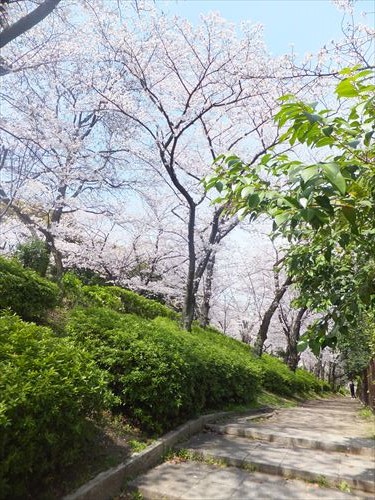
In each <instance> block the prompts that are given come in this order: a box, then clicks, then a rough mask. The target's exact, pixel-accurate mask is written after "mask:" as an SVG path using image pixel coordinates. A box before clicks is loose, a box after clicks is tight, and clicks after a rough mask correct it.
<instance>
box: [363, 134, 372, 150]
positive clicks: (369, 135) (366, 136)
mask: <svg viewBox="0 0 375 500" xmlns="http://www.w3.org/2000/svg"><path fill="white" fill-rule="evenodd" d="M373 135H374V130H371V131H370V132H366V134H365V139H364V141H363V143H364V145H365V146H367V147H368V146H369V145H370V141H371V137H372V136H373Z"/></svg>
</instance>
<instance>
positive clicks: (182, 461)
mask: <svg viewBox="0 0 375 500" xmlns="http://www.w3.org/2000/svg"><path fill="white" fill-rule="evenodd" d="M359 408H360V405H359V403H358V402H357V401H353V400H350V399H348V398H335V399H331V400H324V399H323V400H318V401H314V402H311V403H307V404H304V405H302V406H300V407H296V408H289V409H282V410H278V411H276V412H274V413H273V414H270V413H267V414H263V415H261V416H259V414H258V415H252V416H238V417H236V418H233V417H232V418H231V419H230V420H228V421H222V422H216V423H215V424H208V425H207V426H206V429H205V431H204V432H202V433H200V434H197V435H195V436H193V437H192V438H191V439H190V440H189V441H187V442H185V443H182V444H180V445H179V449H180V451H179V452H177V454H176V455H175V457H173V458H171V459H170V460H168V461H166V462H164V463H163V464H161V465H159V466H157V467H155V468H154V469H152V470H150V471H149V472H147V473H146V474H144V475H143V476H140V477H139V478H137V479H136V480H134V481H133V482H132V483H130V485H129V486H130V489H131V490H136V491H138V492H139V494H140V495H141V498H144V499H150V500H177V499H179V500H183V499H185V500H187V499H196V500H198V499H199V500H211V499H212V500H219V499H233V500H246V499H259V500H261V499H282V498H287V499H295V500H309V499H318V498H319V499H320V498H326V499H332V500H334V499H344V498H374V496H375V474H374V445H375V441H374V439H372V438H371V436H372V437H373V434H374V431H375V429H373V425H372V424H371V423H367V422H365V421H363V419H361V418H360V417H359V415H358V409H359Z"/></svg>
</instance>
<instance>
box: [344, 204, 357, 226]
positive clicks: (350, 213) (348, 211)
mask: <svg viewBox="0 0 375 500" xmlns="http://www.w3.org/2000/svg"><path fill="white" fill-rule="evenodd" d="M341 210H342V213H343V214H344V215H345V218H346V219H347V220H348V221H349V222H350V224H351V225H352V226H355V227H356V211H355V208H354V207H351V206H350V205H343V206H342V207H341Z"/></svg>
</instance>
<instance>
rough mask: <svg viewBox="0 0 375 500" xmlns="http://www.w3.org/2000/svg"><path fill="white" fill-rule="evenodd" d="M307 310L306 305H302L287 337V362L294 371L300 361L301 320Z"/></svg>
mask: <svg viewBox="0 0 375 500" xmlns="http://www.w3.org/2000/svg"><path fill="white" fill-rule="evenodd" d="M306 311H307V308H306V307H302V308H301V309H300V310H299V311H298V313H297V316H296V317H295V319H294V321H293V323H292V327H291V329H290V332H289V335H288V337H287V340H288V347H287V351H286V363H287V365H288V366H289V368H290V369H291V370H292V371H294V372H295V371H296V369H297V366H298V361H299V353H298V350H297V344H298V341H299V338H300V334H301V322H302V318H303V315H304V314H305V312H306Z"/></svg>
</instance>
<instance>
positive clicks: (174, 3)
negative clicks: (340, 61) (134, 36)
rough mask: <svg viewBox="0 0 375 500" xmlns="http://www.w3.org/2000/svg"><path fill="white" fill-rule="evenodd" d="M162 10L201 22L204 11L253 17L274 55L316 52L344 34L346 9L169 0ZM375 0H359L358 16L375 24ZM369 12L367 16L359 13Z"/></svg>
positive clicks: (300, 1)
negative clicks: (261, 29) (260, 24)
mask: <svg viewBox="0 0 375 500" xmlns="http://www.w3.org/2000/svg"><path fill="white" fill-rule="evenodd" d="M163 10H165V11H170V12H173V13H176V14H178V15H180V16H181V17H186V18H187V19H189V20H190V21H191V22H193V23H197V22H199V16H200V14H201V13H207V12H209V11H212V10H214V11H219V12H220V13H221V15H222V16H223V17H225V18H226V19H229V20H231V21H234V22H240V21H242V20H251V21H253V22H260V23H262V24H263V25H264V36H265V40H266V43H267V46H268V48H269V50H270V52H271V53H272V54H274V55H279V54H283V53H285V52H290V50H291V44H293V45H294V52H296V53H298V54H299V55H300V56H303V55H304V54H305V53H306V52H315V51H317V50H318V49H319V48H320V47H322V46H323V45H324V44H325V43H327V42H329V41H330V40H332V39H333V38H336V39H337V38H340V37H341V21H342V18H343V12H342V11H340V10H338V9H337V8H336V6H335V5H333V4H332V3H331V1H330V0H169V1H167V2H165V3H164V2H163ZM374 10H375V7H374V0H357V2H356V4H355V11H356V13H357V15H356V18H357V20H359V21H360V22H362V23H364V24H369V25H371V24H372V25H373V24H374ZM361 12H368V13H371V12H372V14H368V15H367V16H366V17H365V18H362V17H361V15H360V13H361Z"/></svg>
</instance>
